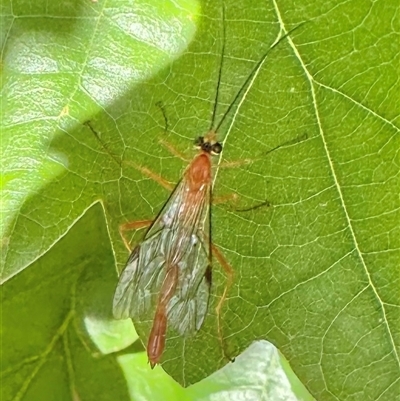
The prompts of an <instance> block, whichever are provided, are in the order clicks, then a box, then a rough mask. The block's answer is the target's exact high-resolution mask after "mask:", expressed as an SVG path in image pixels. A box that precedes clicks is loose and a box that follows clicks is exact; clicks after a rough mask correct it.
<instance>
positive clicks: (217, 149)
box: [211, 142, 222, 155]
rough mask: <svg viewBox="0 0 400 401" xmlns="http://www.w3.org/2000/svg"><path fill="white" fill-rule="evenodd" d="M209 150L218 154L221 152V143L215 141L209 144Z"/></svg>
mask: <svg viewBox="0 0 400 401" xmlns="http://www.w3.org/2000/svg"><path fill="white" fill-rule="evenodd" d="M211 152H213V153H215V154H216V155H218V154H220V153H221V152H222V145H221V144H220V143H219V142H215V143H214V144H213V145H212V146H211Z"/></svg>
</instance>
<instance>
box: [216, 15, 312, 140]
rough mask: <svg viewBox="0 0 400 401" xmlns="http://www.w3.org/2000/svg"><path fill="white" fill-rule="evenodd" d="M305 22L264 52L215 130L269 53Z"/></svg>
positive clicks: (217, 128) (218, 127)
mask: <svg viewBox="0 0 400 401" xmlns="http://www.w3.org/2000/svg"><path fill="white" fill-rule="evenodd" d="M304 24H305V22H302V23H301V24H299V25H297V26H295V27H294V28H293V29H291V30H290V31H289V32H287V33H285V34H284V35H283V36H281V37H280V38H279V39H277V40H276V41H275V43H273V44H272V45H271V46H270V47H269V49H268V50H267V51H266V52H265V53H264V54H263V56H262V57H261V58H260V60H259V61H258V62H257V64H256V65H255V66H254V67H253V69H252V70H251V72H250V74H249V75H248V77H247V78H246V80H245V81H244V83H243V85H242V86H241V87H240V89H239V90H238V92H237V93H236V95H235V97H234V98H233V101H232V102H231V104H230V105H229V106H228V108H227V110H226V111H225V113H224V115H223V116H222V118H221V120H220V122H219V123H218V125H217V127H216V128H215V130H214V131H215V132H218V130H219V129H220V128H221V125H222V124H223V122H224V121H225V119H226V117H227V116H228V114H229V112H230V111H231V110H232V107H233V106H234V105H235V104H236V101H237V100H238V99H239V97H240V95H241V93H242V92H243V90H244V89H245V88H246V87H247V85H248V84H249V83H250V81H251V79H252V78H253V76H254V74H255V73H256V72H257V70H258V69H259V68H260V66H261V65H262V64H263V63H264V61H265V60H266V58H267V56H268V54H269V53H270V52H271V51H272V50H273V49H274V48H275V47H276V46H278V44H279V43H281V42H282V41H283V40H284V39H286V38H287V37H288V36H289V35H290V34H291V33H293V32H294V31H295V30H296V29H298V28H300V27H301V26H302V25H304Z"/></svg>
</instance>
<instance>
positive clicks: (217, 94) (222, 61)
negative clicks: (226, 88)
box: [209, 4, 226, 131]
mask: <svg viewBox="0 0 400 401" xmlns="http://www.w3.org/2000/svg"><path fill="white" fill-rule="evenodd" d="M225 42H226V26H225V6H224V4H222V49H221V58H220V61H219V71H218V81H217V87H216V90H215V99H214V107H213V113H212V118H211V124H210V129H209V131H213V130H214V129H213V128H214V123H215V117H216V115H217V106H218V100H219V89H220V86H221V77H222V66H223V64H224V58H225ZM214 131H216V130H214Z"/></svg>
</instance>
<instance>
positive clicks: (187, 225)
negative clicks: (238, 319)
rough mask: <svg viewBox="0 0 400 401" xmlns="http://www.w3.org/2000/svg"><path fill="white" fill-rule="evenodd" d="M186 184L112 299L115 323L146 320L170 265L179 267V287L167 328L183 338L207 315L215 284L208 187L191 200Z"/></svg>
mask: <svg viewBox="0 0 400 401" xmlns="http://www.w3.org/2000/svg"><path fill="white" fill-rule="evenodd" d="M189 192H190V191H189V189H188V184H187V182H186V181H185V180H182V181H181V182H180V183H179V184H178V185H177V187H176V189H175V191H174V192H173V193H172V194H171V196H170V198H169V200H168V201H167V203H166V204H165V206H164V207H163V209H162V210H161V212H160V214H159V215H158V217H157V219H156V220H155V221H154V223H153V225H152V226H151V227H150V229H149V231H148V232H147V233H146V235H145V238H144V240H143V242H142V243H141V244H140V245H138V246H137V247H136V248H135V249H134V250H133V252H132V254H131V256H130V258H129V260H128V262H127V265H126V267H125V269H124V271H123V272H122V274H121V276H120V279H119V283H118V286H117V289H116V291H115V295H114V301H113V313H114V317H115V318H117V319H125V318H129V317H130V318H133V319H134V320H135V319H138V320H139V319H140V320H143V319H145V320H148V319H149V318H150V316H151V313H153V312H154V311H155V309H156V305H157V300H158V294H159V292H160V289H161V286H162V283H163V281H164V279H165V274H166V270H167V267H168V266H170V265H171V264H177V265H178V268H179V274H178V283H177V286H176V290H175V293H174V295H173V296H172V297H171V299H170V300H169V302H168V307H167V319H168V324H169V325H170V326H172V327H173V328H174V329H175V330H177V331H178V332H179V333H180V334H188V333H190V332H193V331H196V330H198V329H199V328H200V326H201V324H202V322H203V320H204V317H205V315H206V313H207V306H208V298H209V288H210V280H211V270H210V257H209V255H210V247H209V243H208V240H206V237H207V236H205V235H204V230H205V229H209V213H208V211H209V199H210V187H209V185H208V186H206V187H205V188H204V190H203V191H201V192H198V193H196V194H195V196H192V197H189V196H188V193H189Z"/></svg>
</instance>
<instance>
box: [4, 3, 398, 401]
mask: <svg viewBox="0 0 400 401" xmlns="http://www.w3.org/2000/svg"><path fill="white" fill-rule="evenodd" d="M224 4H225V10H226V24H225V25H226V45H225V58H224V63H223V66H222V75H221V94H220V99H219V100H220V101H219V103H218V108H217V119H216V120H217V121H219V120H220V119H221V118H222V116H223V114H224V112H225V110H226V109H227V107H228V105H229V104H230V103H231V102H232V100H233V98H234V96H235V94H236V93H237V91H238V90H239V89H240V87H241V85H242V84H243V82H244V81H245V80H246V79H247V78H248V77H249V74H250V72H251V71H252V69H253V68H254V66H255V65H256V64H257V62H258V61H259V60H260V58H261V56H262V55H263V54H264V53H265V52H266V51H267V49H268V48H269V47H270V46H271V44H272V43H274V41H275V40H276V39H277V38H278V37H279V35H280V34H282V33H284V32H287V31H289V30H290V29H292V28H294V27H296V26H298V25H299V24H301V23H303V22H305V24H304V25H302V26H301V27H299V28H298V29H297V30H295V31H294V32H292V33H291V35H290V37H289V38H288V39H285V40H283V41H282V42H281V43H279V45H278V46H277V47H276V48H275V49H274V50H273V51H271V53H270V54H269V55H268V58H267V60H266V62H265V63H263V64H262V66H261V68H260V69H259V70H257V75H256V77H255V79H254V81H252V82H251V84H250V86H249V87H248V88H247V89H248V90H246V91H243V92H242V96H241V97H240V99H239V101H238V102H237V103H236V104H235V105H234V106H235V107H234V108H233V110H232V113H231V114H230V115H229V116H228V118H227V120H226V121H225V123H224V124H223V125H222V127H221V130H220V132H219V135H220V139H221V140H222V141H223V143H224V151H223V154H222V163H228V164H230V166H231V168H222V167H217V168H216V171H215V175H214V177H215V187H214V189H215V197H216V198H222V199H227V201H226V202H225V203H218V204H216V205H214V207H213V232H212V235H213V242H214V243H215V244H216V245H217V246H218V248H219V249H220V250H221V252H222V253H223V255H224V257H225V259H226V260H227V262H228V263H229V264H230V265H231V266H232V268H233V269H234V272H235V273H234V275H235V276H234V284H233V286H232V288H230V290H229V293H228V298H227V301H226V302H225V304H224V305H223V308H222V313H221V321H222V323H223V327H222V330H223V334H224V337H225V340H224V346H225V347H226V350H227V351H228V353H229V354H230V355H232V356H235V355H237V354H238V353H240V352H242V351H243V350H244V349H245V348H246V347H247V346H248V345H250V344H251V343H252V342H253V341H254V340H257V339H267V340H269V341H271V342H272V343H273V344H275V345H276V346H277V347H278V348H279V350H280V351H281V352H282V353H283V354H284V355H285V357H286V358H287V359H288V361H289V362H290V364H291V366H292V367H293V369H294V371H295V372H296V374H297V376H298V377H299V378H300V380H301V381H302V382H303V383H305V384H306V385H307V388H308V389H309V390H310V392H311V393H312V394H313V396H314V397H315V398H316V399H318V400H337V399H346V400H365V399H371V400H375V399H380V400H393V399H394V398H395V395H396V394H397V393H398V390H399V385H398V380H397V378H398V377H399V370H400V369H399V365H400V357H399V336H398V333H399V331H400V328H399V318H398V306H399V303H400V302H399V292H398V286H399V277H400V275H399V270H398V266H399V261H400V255H399V238H400V233H399V224H398V222H399V197H398V188H399V178H398V177H399V175H398V171H399V157H398V154H399V153H398V149H399V147H400V144H399V135H398V134H399V128H398V116H399V108H398V102H397V97H396V96H397V94H398V93H399V83H398V74H397V73H396V68H397V67H398V61H399V59H398V54H399V41H398V31H399V26H398V25H399V24H398V18H397V19H396V8H395V5H394V4H391V3H390V2H382V1H381V2H379V1H378V2H374V3H372V4H371V3H360V2H356V1H350V2H346V3H340V4H338V3H337V2H326V1H325V2H323V1H318V2H315V1H313V2H311V1H309V2H302V4H298V3H292V2H287V1H285V2H282V4H281V3H279V2H270V3H267V2H265V3H259V2H255V1H254V2H252V1H245V2H240V3H238V2H234V1H225V2H224ZM221 15H222V13H221V4H220V3H219V2H211V1H208V2H206V1H204V2H202V3H197V2H194V1H193V2H192V1H188V0H187V1H180V2H179V3H177V2H159V1H153V2H146V3H144V2H143V3H138V2H136V3H129V2H126V3H121V2H118V3H116V2H105V1H100V2H98V3H92V2H90V1H89V0H82V1H80V2H62V4H58V3H54V4H53V3H51V4H49V3H48V2H34V3H32V2H25V1H17V2H12V3H8V4H5V5H4V6H3V12H2V38H3V41H4V45H3V60H4V69H3V76H2V88H3V99H4V101H3V103H2V107H1V113H2V122H3V127H2V160H1V162H2V215H1V224H2V246H3V251H2V274H1V277H2V282H3V288H4V289H3V296H4V302H9V306H8V308H5V309H6V310H7V312H8V315H7V316H6V317H3V323H2V326H4V327H3V329H4V334H3V336H4V339H3V344H11V343H12V341H15V347H16V348H15V350H12V348H10V350H8V352H9V353H10V355H9V356H7V358H8V359H7V360H6V361H7V363H6V364H4V363H3V366H4V370H5V372H8V374H11V375H15V372H16V369H17V368H18V378H17V379H18V380H16V379H15V378H14V377H13V378H12V379H10V380H15V387H13V386H12V385H11V384H10V387H7V388H10V389H12V390H10V397H9V398H10V399H11V398H14V397H15V396H16V395H17V394H20V393H21V394H27V395H28V394H30V393H29V391H32V392H34V391H40V389H41V388H42V387H40V386H43V383H44V382H43V380H44V379H43V378H47V377H49V376H46V374H48V375H51V374H55V373H54V372H55V371H56V370H57V369H56V367H57V366H58V367H59V366H61V365H62V364H64V366H65V372H67V373H65V372H64V371H63V372H64V376H63V377H61V374H60V377H59V378H58V379H57V380H58V382H59V383H64V384H65V383H66V382H69V384H71V383H73V384H74V385H76V383H78V379H77V378H79V380H84V377H85V376H84V375H83V376H82V375H81V373H79V371H78V370H76V371H75V369H78V367H79V368H81V366H85V367H87V369H90V370H93V371H94V372H100V371H101V372H103V373H104V372H107V374H108V373H109V372H113V373H110V374H112V375H113V378H114V377H115V384H116V385H117V384H118V385H121V386H122V387H121V388H122V389H125V387H124V385H123V384H121V383H122V380H123V379H122V373H121V371H120V370H119V368H118V369H117V368H115V366H114V364H115V359H113V358H112V355H113V354H111V355H110V352H112V351H113V350H121V349H123V348H124V347H125V346H126V345H127V344H130V343H132V342H133V341H134V338H135V337H134V336H135V335H134V333H132V332H131V331H130V330H131V329H130V328H128V327H129V326H127V325H126V324H124V323H122V325H123V327H122V328H120V327H119V326H117V328H115V326H114V325H113V324H111V323H109V324H107V325H106V326H107V327H109V325H111V326H112V329H110V330H111V332H113V333H114V330H118V332H119V333H120V334H118V335H117V334H115V337H116V341H115V343H114V342H113V341H109V339H107V338H103V337H101V336H100V334H101V333H102V329H101V327H102V324H103V323H102V320H101V319H100V321H98V320H96V319H91V320H90V319H89V320H88V319H87V318H86V320H85V317H86V315H87V314H86V313H83V315H81V316H80V318H79V319H78V320H77V321H78V322H83V323H85V324H84V330H80V329H78V328H77V327H76V325H78V323H76V324H75V325H74V324H72V322H73V321H74V319H75V314H76V313H77V312H75V311H76V310H78V309H79V308H78V307H77V306H76V305H80V304H81V302H82V303H84V304H85V305H86V306H87V307H88V308H89V306H90V305H91V303H92V302H93V305H95V306H96V305H97V306H96V307H97V312H99V313H100V312H101V311H103V312H104V313H106V312H105V311H107V313H109V308H110V305H111V298H112V289H113V288H114V286H115V283H116V274H115V273H114V271H113V269H112V267H111V266H112V265H113V263H114V262H113V260H112V258H111V255H110V253H108V254H107V252H106V251H105V250H104V249H108V248H107V246H106V245H105V244H104V237H103V236H101V235H100V233H98V231H100V230H101V229H100V228H98V226H96V224H99V223H98V222H97V223H96V224H95V223H93V221H98V220H96V219H97V218H98V217H94V215H93V214H94V213H97V214H100V215H102V214H103V213H104V214H105V216H106V219H107V229H108V231H109V236H110V238H111V244H112V252H113V255H114V256H115V259H116V263H117V269H118V271H121V269H122V268H123V266H124V264H125V261H126V258H127V251H126V249H125V247H124V245H123V241H122V240H121V237H120V234H119V231H118V227H119V226H120V224H122V223H124V222H127V221H134V220H146V219H152V218H153V217H154V216H155V215H156V214H157V212H158V211H159V210H160V208H161V207H162V205H163V203H164V202H165V201H166V199H167V197H168V191H167V190H166V189H165V188H163V187H162V186H160V185H159V183H157V182H156V181H154V180H153V179H151V178H149V175H148V174H147V175H146V174H144V173H143V171H144V169H148V170H151V171H152V172H154V174H157V175H159V176H161V177H163V178H164V179H166V180H168V181H170V182H177V181H178V180H179V177H180V176H181V174H182V171H183V169H184V168H185V166H186V164H185V163H184V162H183V161H182V160H180V159H179V158H177V157H176V156H174V155H173V154H171V152H170V151H169V150H168V149H167V148H166V147H165V146H163V145H161V144H160V140H163V141H164V142H168V143H169V144H171V145H172V146H173V147H174V148H176V149H177V150H179V152H181V153H183V154H185V155H188V157H189V158H190V157H191V156H193V155H194V154H195V153H194V152H193V151H192V150H191V148H192V141H193V139H194V138H195V137H196V136H199V135H202V134H205V133H206V132H207V130H208V129H209V126H210V119H211V114H212V110H213V104H214V99H215V88H216V83H217V80H218V71H219V62H220V55H221V49H222V18H221ZM160 102H161V103H160ZM157 104H161V107H162V109H163V110H164V112H165V115H166V117H167V130H166V132H165V120H164V116H163V113H162V112H161V110H160V107H159V106H157ZM396 106H397V107H396ZM87 120H90V121H91V125H92V126H93V127H94V129H95V130H96V131H97V132H98V133H99V136H98V137H96V136H95V135H93V132H92V131H91V130H90V129H89V128H88V127H87V126H86V125H84V124H83V123H84V122H85V121H87ZM300 138H301V140H300ZM50 142H51V146H50V145H49V144H50ZM280 145H282V146H281V147H279V148H278V149H277V150H275V151H273V152H271V153H269V151H270V150H271V149H274V148H276V147H277V146H280ZM249 161H251V163H249ZM217 163H218V162H216V164H217ZM232 194H234V195H235V196H236V200H233V198H232ZM98 202H101V205H102V207H103V209H101V208H100V207H98ZM94 204H96V205H97V206H96V207H95V208H92V205H94ZM268 205H269V206H268ZM103 210H104V212H103ZM82 221H85V222H86V223H85V224H87V226H88V227H89V228H90V230H87V231H85V230H84V229H82V227H81V226H80V225H79V227H80V228H77V229H76V230H78V231H77V233H78V232H79V235H78V234H76V236H77V238H76V239H75V242H74V241H73V239H70V238H69V235H67V234H71V233H72V232H74V230H75V227H76V223H77V222H79V223H82ZM131 234H132V237H130V238H129V239H130V240H131V243H132V244H134V243H137V242H138V241H139V240H140V238H141V236H142V235H143V232H136V233H131ZM67 238H68V239H67ZM100 238H103V239H100ZM64 240H65V241H64ZM71 241H72V242H71ZM70 242H71V243H70ZM64 243H66V244H67V245H63V244H64ZM63 246H64V248H63ZM85 252H86V255H87V256H86V257H83V256H81V255H84V254H85ZM106 254H107V255H108V256H105V255H106ZM45 258H50V259H49V260H51V261H52V263H53V266H54V268H53V270H51V269H48V267H47V265H48V263H49V264H50V265H51V263H50V262H48V261H47V262H46V268H45V267H43V269H42V270H43V271H42V270H41V269H40V267H37V266H38V264H39V266H40V264H41V263H44V262H43V260H45ZM79 258H82V260H84V261H85V262H84V263H83V262H82V263H81V264H80V263H79V261H78V259H79ZM90 258H94V262H90V260H91V259H90ZM79 260H81V259H79ZM86 260H88V261H89V262H86ZM86 263H89V264H93V263H94V265H96V266H100V265H101V266H103V270H101V271H102V272H104V273H102V274H103V276H102V277H101V279H102V281H101V283H100V282H99V281H98V280H99V277H97V278H96V277H94V276H93V272H92V273H91V275H90V278H87V279H85V280H84V282H85V283H86V284H88V285H89V284H90V288H92V289H93V291H95V288H96V286H98V288H101V287H102V285H104V286H105V287H107V288H108V292H107V294H108V297H109V299H108V301H107V300H106V299H105V298H104V299H103V300H102V301H101V302H99V304H96V302H95V301H94V300H93V297H91V296H90V291H88V294H86V291H85V290H81V291H79V293H78V292H77V291H76V290H75V288H78V286H79V285H80V283H81V274H83V273H82V272H85V271H86V269H85V267H84V266H86ZM213 267H214V269H213V272H214V277H213V288H212V298H211V305H210V308H209V310H210V314H209V316H208V317H207V319H206V322H205V324H204V326H203V327H202V329H201V330H200V331H199V333H197V334H196V336H194V337H190V338H187V339H182V338H179V337H176V336H170V337H169V340H168V342H167V350H166V352H165V355H164V363H163V367H164V368H165V370H166V371H167V372H168V373H169V374H171V375H172V377H173V378H174V379H175V380H177V381H178V382H179V383H181V384H183V385H188V384H190V383H194V382H196V381H199V380H200V379H203V378H204V377H206V376H208V375H209V374H211V373H212V372H214V371H215V370H217V369H218V368H219V367H221V366H222V365H224V364H225V363H226V362H227V361H226V359H225V358H224V352H223V350H222V347H221V343H220V341H219V338H218V333H217V320H216V314H215V306H216V305H217V304H218V301H219V299H220V296H221V295H222V293H223V290H224V286H225V277H224V272H223V269H220V266H219V265H218V263H214V266H213ZM90 271H92V270H90ZM94 271H96V269H95V270H94ZM107 271H108V273H106V272H107ZM66 272H71V273H70V275H66ZM53 274H54V277H53ZM44 277H45V278H46V279H47V280H44V281H43V278H44ZM59 277H60V279H57V278H59ZM61 278H62V279H61ZM50 279H51V280H54V282H53V281H51V280H50ZM48 280H50V282H49V281H48ZM42 282H43V283H44V284H41V283H42ZM30 288H35V289H36V290H35V291H36V293H32V295H30V293H29V290H30ZM68 288H69V292H67V290H68ZM71 288H72V289H74V291H73V292H72V294H74V295H71ZM39 289H41V291H39ZM52 292H53V293H55V294H56V295H57V297H56V296H55V295H54V294H53V295H51V294H52ZM60 292H61V293H60ZM62 294H64V295H62ZM75 294H76V295H75ZM82 294H83V295H82ZM61 295H62V296H61ZM58 296H59V297H58ZM41 297H42V298H41ZM80 297H82V301H80ZM54 298H57V302H54V303H53V302H50V303H48V304H46V302H45V300H50V301H52V300H53V299H54ZM62 299H64V300H67V301H66V302H62ZM77 299H79V301H77ZM8 300H10V301H8ZM22 305H24V307H22ZM27 305H28V306H31V307H32V309H26V308H27ZM47 305H48V306H47ZM82 308H83V306H82ZM28 312H29V313H28ZM33 317H34V318H35V319H34V320H36V321H38V322H40V324H38V325H37V326H35V325H32V318H33ZM106 320H107V319H106ZM22 322H25V324H21V323H22ZM135 323H138V324H137V325H136V328H137V330H138V332H139V335H140V336H141V338H142V340H143V341H146V337H147V332H148V329H149V324H150V323H151V317H149V322H142V323H140V324H139V322H135ZM27 326H29V327H32V328H33V329H34V330H33V331H34V334H35V335H34V336H32V338H31V339H30V341H31V342H29V341H27V339H26V334H25V333H26V329H25V327H27ZM7 330H9V334H7ZM126 330H128V331H130V332H129V333H128V334H125V331H126ZM121 333H122V334H121ZM86 336H88V337H89V338H88V339H86V338H85V337H86ZM99 336H100V338H99ZM106 337H107V336H106ZM13 339H16V340H13ZM92 342H94V343H96V344H97V347H98V348H99V349H100V350H101V351H102V353H103V354H105V355H107V356H105V357H103V358H100V359H101V361H99V362H98V363H95V362H94V361H93V360H92V359H90V358H89V357H88V355H87V354H85V353H83V352H80V351H79V349H83V348H84V346H83V345H82V344H86V345H85V346H86V347H91V346H92V344H91V343H92ZM66 344H67V346H66ZM99 344H101V345H99ZM17 346H18V347H17ZM82 347H83V348H82ZM53 350H54V351H53ZM71 350H72V351H71ZM14 351H15V352H14ZM75 352H76V354H77V355H78V354H79V355H81V356H80V357H82V358H83V359H82V360H78V359H76V361H75V359H74V358H75V356H71V355H73V354H74V353H75ZM7 355H8V354H7ZM84 355H86V356H84ZM2 358H5V357H2ZM37 361H42V362H40V363H42V365H40V367H42V366H43V367H44V368H46V369H43V370H42V369H41V368H40V369H39V370H38V365H37V363H38V362H37ZM71 361H72V362H71ZM115 365H116V364H115ZM57 371H58V370H57ZM42 372H44V373H43V376H39V374H38V373H41V374H42ZM98 374H99V375H100V373H98ZM96 375H97V373H96ZM96 375H93V377H92V378H91V379H90V380H93V381H95V380H96V379H95V377H100V376H96ZM10 377H11V376H10ZM88 380H89V379H88ZM99 381H100V384H105V383H104V382H101V380H99ZM112 382H114V380H113V381H112ZM31 383H32V386H31ZM35 383H37V387H34V386H33V384H35ZM82 383H83V382H79V383H78V384H77V387H78V388H79V389H81V388H83V387H80V385H82V386H83V384H82ZM96 383H97V381H96ZM24 386H25V387H24ZM88 386H89V385H88ZM68 388H69V389H70V388H74V386H71V385H69V386H67V385H64V387H62V385H61V384H60V392H61V391H64V390H62V389H65V391H67V389H68ZM120 391H123V390H120ZM32 394H34V393H32ZM127 394H128V390H126V392H125V393H121V394H120V396H121V398H122V399H123V397H127V396H128V395H127ZM11 395H12V396H11ZM368 397H369V398H368ZM9 398H7V397H6V396H5V399H9ZM26 399H32V398H29V397H27V398H26ZM96 399H98V398H96Z"/></svg>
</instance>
